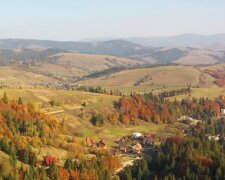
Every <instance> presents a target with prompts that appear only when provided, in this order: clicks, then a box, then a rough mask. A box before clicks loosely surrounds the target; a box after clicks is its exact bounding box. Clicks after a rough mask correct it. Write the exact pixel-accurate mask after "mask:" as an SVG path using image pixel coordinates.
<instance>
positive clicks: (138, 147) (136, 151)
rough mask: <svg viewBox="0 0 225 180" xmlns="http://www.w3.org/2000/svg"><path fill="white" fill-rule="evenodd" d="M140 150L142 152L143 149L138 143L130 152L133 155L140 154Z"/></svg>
mask: <svg viewBox="0 0 225 180" xmlns="http://www.w3.org/2000/svg"><path fill="white" fill-rule="evenodd" d="M142 150H143V147H142V145H141V144H140V143H137V144H135V145H134V146H132V151H133V153H135V154H140V153H141V151H142Z"/></svg>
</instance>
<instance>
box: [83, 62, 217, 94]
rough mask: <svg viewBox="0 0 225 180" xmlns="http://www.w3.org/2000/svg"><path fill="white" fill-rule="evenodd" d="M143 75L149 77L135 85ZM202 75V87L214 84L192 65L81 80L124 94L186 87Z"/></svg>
mask: <svg viewBox="0 0 225 180" xmlns="http://www.w3.org/2000/svg"><path fill="white" fill-rule="evenodd" d="M145 76H149V77H150V78H149V79H148V80H147V81H145V82H143V83H142V84H141V85H139V86H135V83H136V82H138V81H139V80H140V79H142V78H143V77H145ZM202 76H204V77H203V79H204V84H203V85H201V86H203V87H206V86H207V87H212V86H215V85H214V84H213V83H212V82H213V80H214V78H212V77H211V76H209V75H207V74H205V73H204V72H201V71H200V70H199V69H197V68H195V67H192V66H163V67H155V68H145V69H134V70H126V71H122V72H119V73H115V74H112V75H109V76H104V77H100V78H95V79H90V80H86V81H83V82H81V84H82V85H85V86H102V87H103V88H106V89H119V90H120V91H122V92H123V93H125V94H129V93H130V92H131V91H136V92H148V91H152V90H155V91H158V90H162V89H174V88H180V87H186V86H187V85H188V84H191V85H192V86H198V85H199V82H200V77H202Z"/></svg>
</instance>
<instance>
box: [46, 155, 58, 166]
mask: <svg viewBox="0 0 225 180" xmlns="http://www.w3.org/2000/svg"><path fill="white" fill-rule="evenodd" d="M57 162H58V160H57V159H56V157H54V156H45V158H44V163H45V165H47V166H49V165H50V164H53V163H57Z"/></svg>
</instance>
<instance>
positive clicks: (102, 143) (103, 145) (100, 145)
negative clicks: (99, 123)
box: [97, 139, 106, 149]
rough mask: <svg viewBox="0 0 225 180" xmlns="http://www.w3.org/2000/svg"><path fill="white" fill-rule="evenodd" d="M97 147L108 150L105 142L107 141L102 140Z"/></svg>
mask: <svg viewBox="0 0 225 180" xmlns="http://www.w3.org/2000/svg"><path fill="white" fill-rule="evenodd" d="M97 146H98V147H99V148H104V149H105V148H106V142H105V140H104V139H101V140H100V141H99V142H98V143H97Z"/></svg>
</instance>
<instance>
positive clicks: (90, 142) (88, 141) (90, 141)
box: [86, 137, 95, 146]
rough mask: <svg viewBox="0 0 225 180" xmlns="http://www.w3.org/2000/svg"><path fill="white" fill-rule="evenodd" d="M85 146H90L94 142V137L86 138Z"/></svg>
mask: <svg viewBox="0 0 225 180" xmlns="http://www.w3.org/2000/svg"><path fill="white" fill-rule="evenodd" d="M86 143H87V146H92V145H93V144H94V143H95V138H88V137H87V138H86Z"/></svg>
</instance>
